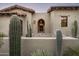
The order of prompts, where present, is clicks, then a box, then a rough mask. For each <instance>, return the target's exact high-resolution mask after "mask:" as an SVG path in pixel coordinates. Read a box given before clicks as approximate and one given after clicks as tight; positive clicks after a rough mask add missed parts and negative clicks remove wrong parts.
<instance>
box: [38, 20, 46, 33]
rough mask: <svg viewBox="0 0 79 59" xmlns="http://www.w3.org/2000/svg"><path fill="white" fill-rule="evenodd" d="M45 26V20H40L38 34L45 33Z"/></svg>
mask: <svg viewBox="0 0 79 59" xmlns="http://www.w3.org/2000/svg"><path fill="white" fill-rule="evenodd" d="M44 25H45V22H44V20H43V19H40V20H39V21H38V32H44Z"/></svg>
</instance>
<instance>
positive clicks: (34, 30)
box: [32, 13, 50, 33]
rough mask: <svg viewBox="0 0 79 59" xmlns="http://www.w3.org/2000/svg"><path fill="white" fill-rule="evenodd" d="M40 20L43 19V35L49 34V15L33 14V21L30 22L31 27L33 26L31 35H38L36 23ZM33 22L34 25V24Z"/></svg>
mask: <svg viewBox="0 0 79 59" xmlns="http://www.w3.org/2000/svg"><path fill="white" fill-rule="evenodd" d="M40 19H43V20H44V21H45V27H44V29H45V33H49V32H50V25H49V24H50V23H49V22H50V19H49V14H48V13H35V14H33V21H32V24H33V25H32V26H33V33H38V21H39V20H40ZM34 22H35V23H34Z"/></svg>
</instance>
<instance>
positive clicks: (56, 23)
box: [50, 10, 79, 36]
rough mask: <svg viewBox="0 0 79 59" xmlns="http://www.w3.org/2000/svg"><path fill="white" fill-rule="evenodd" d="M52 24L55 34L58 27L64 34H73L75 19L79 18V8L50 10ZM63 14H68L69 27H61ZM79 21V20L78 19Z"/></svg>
mask: <svg viewBox="0 0 79 59" xmlns="http://www.w3.org/2000/svg"><path fill="white" fill-rule="evenodd" d="M50 15H51V17H50V19H51V25H52V27H51V28H52V33H54V34H55V32H56V29H61V31H62V32H63V34H64V35H66V36H71V27H72V23H73V22H74V20H77V21H78V19H79V17H78V15H79V11H78V10H55V11H52V12H50ZM61 16H68V27H61ZM78 22H79V21H78Z"/></svg>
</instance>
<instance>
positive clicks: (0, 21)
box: [0, 9, 32, 36]
mask: <svg viewBox="0 0 79 59" xmlns="http://www.w3.org/2000/svg"><path fill="white" fill-rule="evenodd" d="M7 12H17V13H19V14H26V17H20V18H21V20H22V21H23V36H26V34H27V20H28V23H29V24H31V21H32V13H30V12H26V11H23V10H20V9H15V10H11V11H7ZM10 19H11V16H0V28H1V29H0V32H3V33H4V34H6V35H8V33H9V23H10Z"/></svg>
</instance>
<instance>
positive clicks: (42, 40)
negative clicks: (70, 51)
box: [0, 37, 79, 56]
mask: <svg viewBox="0 0 79 59" xmlns="http://www.w3.org/2000/svg"><path fill="white" fill-rule="evenodd" d="M55 39H56V38H55V37H31V38H29V37H27V38H26V37H22V39H21V55H22V56H27V55H28V56H30V55H31V53H32V52H33V51H34V50H36V49H44V50H47V51H48V52H49V55H50V56H51V55H54V53H55V50H56V40H55ZM3 41H4V44H3V45H2V47H1V48H0V56H8V55H9V38H8V37H4V38H3ZM77 46H79V40H78V39H77V38H72V37H63V50H65V49H66V48H67V47H72V48H74V47H77Z"/></svg>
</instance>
